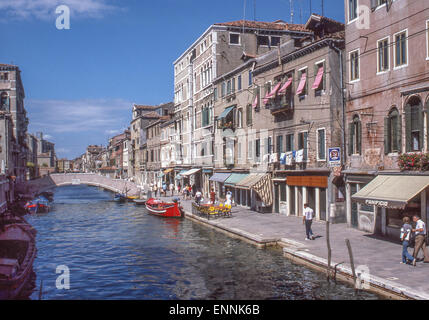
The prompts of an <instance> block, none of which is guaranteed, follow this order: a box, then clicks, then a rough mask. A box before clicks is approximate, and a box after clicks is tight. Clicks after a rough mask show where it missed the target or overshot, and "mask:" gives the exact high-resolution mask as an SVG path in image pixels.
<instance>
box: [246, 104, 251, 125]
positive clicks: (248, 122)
mask: <svg viewBox="0 0 429 320" xmlns="http://www.w3.org/2000/svg"><path fill="white" fill-rule="evenodd" d="M246 125H247V126H251V125H252V105H251V104H248V105H247V106H246Z"/></svg>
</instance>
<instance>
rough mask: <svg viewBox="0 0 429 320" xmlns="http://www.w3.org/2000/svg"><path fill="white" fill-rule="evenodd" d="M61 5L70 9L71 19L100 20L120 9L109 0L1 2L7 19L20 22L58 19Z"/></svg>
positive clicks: (25, 0) (17, 0) (1, 8)
mask: <svg viewBox="0 0 429 320" xmlns="http://www.w3.org/2000/svg"><path fill="white" fill-rule="evenodd" d="M59 5H66V6H68V7H69V8H70V12H71V17H72V18H73V16H75V17H92V18H100V17H103V16H104V15H105V14H107V13H109V12H113V11H116V10H118V9H119V7H117V6H114V5H112V4H110V3H108V1H107V0H0V11H2V15H3V19H4V18H5V16H6V17H9V18H14V19H18V20H22V19H29V18H37V19H42V20H46V19H50V18H53V17H56V16H57V15H56V14H55V9H56V7H57V6H59Z"/></svg>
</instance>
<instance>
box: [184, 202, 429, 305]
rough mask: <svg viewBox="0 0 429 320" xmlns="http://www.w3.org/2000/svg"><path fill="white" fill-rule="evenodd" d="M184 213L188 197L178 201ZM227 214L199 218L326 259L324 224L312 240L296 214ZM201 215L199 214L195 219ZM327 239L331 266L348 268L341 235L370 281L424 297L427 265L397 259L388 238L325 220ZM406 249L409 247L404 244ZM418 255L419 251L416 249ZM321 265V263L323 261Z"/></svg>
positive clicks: (428, 290)
mask: <svg viewBox="0 0 429 320" xmlns="http://www.w3.org/2000/svg"><path fill="white" fill-rule="evenodd" d="M182 205H183V207H184V208H185V211H186V212H187V215H188V216H191V217H193V215H192V214H191V212H192V206H191V201H182ZM232 215H233V217H232V218H218V219H210V220H208V221H207V219H204V221H205V222H207V223H209V224H211V225H213V226H215V227H218V228H221V229H224V230H227V231H229V232H232V233H235V234H237V235H240V236H242V237H245V238H248V239H250V240H253V241H256V242H259V243H261V244H263V243H270V242H279V243H285V244H289V245H290V247H289V248H285V249H284V251H285V252H286V251H287V252H288V253H291V254H293V255H295V256H301V257H303V258H308V259H310V260H314V261H317V260H318V259H319V258H322V259H319V260H324V259H327V256H328V250H327V244H326V223H325V222H322V221H314V223H313V227H312V229H313V233H314V234H315V236H316V239H315V240H314V241H305V227H304V225H303V224H302V217H295V216H289V217H287V216H285V215H280V214H276V213H269V214H261V213H257V212H255V211H251V210H248V209H245V208H241V207H233V208H232ZM201 219H203V218H201ZM330 239H331V241H330V242H331V249H332V250H331V252H332V264H331V265H332V266H333V265H334V264H337V263H342V262H344V263H343V264H341V266H343V267H344V268H345V269H347V270H349V271H350V268H349V266H350V264H349V254H348V250H347V246H346V244H345V239H349V240H350V243H351V246H352V251H353V256H354V264H355V266H356V267H357V266H359V265H366V266H368V268H369V273H370V275H371V280H373V279H372V278H374V281H373V283H376V284H380V285H381V286H382V287H385V288H388V289H392V288H393V289H394V291H396V292H402V293H404V294H405V295H407V296H409V297H413V298H420V299H429V264H425V263H423V262H418V263H417V266H416V267H413V266H411V265H404V264H401V263H400V262H401V261H402V260H401V252H402V246H401V245H400V243H399V242H398V243H395V242H392V241H389V240H385V239H382V238H380V237H376V236H374V235H373V234H369V233H365V232H363V231H359V230H356V229H353V228H348V227H347V225H346V224H343V223H342V224H331V225H330ZM409 252H410V253H412V249H411V248H409ZM420 255H422V253H421V252H420ZM326 265H327V263H326Z"/></svg>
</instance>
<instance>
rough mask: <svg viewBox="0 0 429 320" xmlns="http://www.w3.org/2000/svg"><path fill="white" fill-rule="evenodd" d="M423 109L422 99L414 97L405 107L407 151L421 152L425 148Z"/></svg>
mask: <svg viewBox="0 0 429 320" xmlns="http://www.w3.org/2000/svg"><path fill="white" fill-rule="evenodd" d="M423 118H424V117H423V108H422V103H421V101H420V98H419V97H418V96H413V97H411V98H410V99H409V101H408V103H407V104H406V106H405V134H406V137H405V143H406V151H407V152H412V151H420V150H422V148H423V127H424V126H423Z"/></svg>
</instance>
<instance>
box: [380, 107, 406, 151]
mask: <svg viewBox="0 0 429 320" xmlns="http://www.w3.org/2000/svg"><path fill="white" fill-rule="evenodd" d="M401 131H402V124H401V115H400V114H399V111H398V109H396V108H395V107H394V108H392V110H391V111H390V112H389V115H388V116H387V117H386V118H384V153H385V154H388V153H392V152H401V142H402V134H401Z"/></svg>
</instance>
